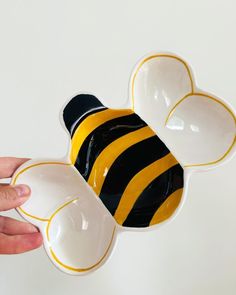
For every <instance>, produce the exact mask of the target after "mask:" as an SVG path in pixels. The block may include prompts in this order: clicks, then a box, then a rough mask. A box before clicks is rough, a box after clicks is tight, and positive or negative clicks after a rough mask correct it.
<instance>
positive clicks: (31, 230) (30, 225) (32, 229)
mask: <svg viewBox="0 0 236 295" xmlns="http://www.w3.org/2000/svg"><path fill="white" fill-rule="evenodd" d="M38 231H39V230H38V229H37V227H35V226H34V225H32V224H29V232H31V233H37V232H38Z"/></svg>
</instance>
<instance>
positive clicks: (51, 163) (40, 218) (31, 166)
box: [11, 162, 72, 221]
mask: <svg viewBox="0 0 236 295" xmlns="http://www.w3.org/2000/svg"><path fill="white" fill-rule="evenodd" d="M47 164H49V165H56V164H58V165H66V166H72V164H70V163H63V162H41V163H37V164H32V165H30V166H27V167H25V168H23V169H22V170H21V171H19V172H18V173H17V174H16V175H15V176H14V177H13V179H12V181H11V185H15V184H16V181H17V179H18V177H19V176H20V175H21V174H22V173H24V172H25V171H27V170H29V169H30V168H33V167H37V166H41V165H47ZM17 210H19V211H20V212H21V213H23V214H25V215H27V216H28V217H30V218H33V219H36V220H39V221H49V219H48V218H42V217H39V216H35V215H32V214H30V213H28V212H26V211H25V210H24V209H22V208H21V207H18V208H17Z"/></svg>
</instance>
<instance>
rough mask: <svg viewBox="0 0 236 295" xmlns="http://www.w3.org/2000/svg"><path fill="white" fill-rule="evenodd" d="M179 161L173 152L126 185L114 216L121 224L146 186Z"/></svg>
mask: <svg viewBox="0 0 236 295" xmlns="http://www.w3.org/2000/svg"><path fill="white" fill-rule="evenodd" d="M177 163H178V162H177V160H176V159H175V158H174V157H173V155H172V154H171V153H169V154H167V155H166V156H165V157H163V158H161V159H159V160H157V161H155V162H154V163H152V164H150V165H149V166H147V167H145V168H144V169H143V170H141V171H140V172H139V173H137V174H136V175H135V176H134V177H133V178H132V179H131V181H130V182H129V184H128V186H127V187H126V189H125V191H124V193H123V195H122V197H121V200H120V203H119V205H118V207H117V209H116V212H115V215H114V218H115V219H116V221H117V222H118V223H119V224H123V222H124V221H125V220H126V218H127V216H128V215H129V213H130V211H131V209H132V207H133V206H134V204H135V202H136V201H137V199H138V197H139V196H140V194H141V193H142V192H143V191H144V190H145V188H146V187H147V186H148V185H149V184H150V183H151V182H152V181H153V180H154V179H155V178H157V177H158V176H159V175H161V174H162V173H164V172H166V171H167V170H168V169H170V168H171V167H173V166H174V165H176V164H177Z"/></svg>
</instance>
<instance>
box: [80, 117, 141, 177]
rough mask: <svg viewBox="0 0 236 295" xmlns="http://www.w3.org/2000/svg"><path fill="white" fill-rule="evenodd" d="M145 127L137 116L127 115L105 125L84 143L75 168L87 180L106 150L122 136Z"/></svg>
mask: <svg viewBox="0 0 236 295" xmlns="http://www.w3.org/2000/svg"><path fill="white" fill-rule="evenodd" d="M145 126H146V123H145V122H144V121H143V120H141V119H140V117H139V116H138V115H136V114H131V115H125V116H123V117H119V118H115V119H112V120H109V121H107V122H105V123H103V124H102V125H100V126H99V127H97V128H96V129H95V130H94V131H93V132H91V133H90V134H89V136H88V137H87V138H86V139H85V141H84V142H83V144H82V146H81V148H80V151H79V154H78V157H77V159H76V163H75V167H76V168H77V169H78V170H79V172H80V173H81V175H82V176H83V177H84V178H85V179H86V180H87V179H88V178H89V174H90V172H91V169H92V167H93V164H94V162H95V160H96V158H97V157H98V156H99V154H100V153H101V152H102V151H103V149H104V148H106V147H107V146H108V145H109V144H110V143H112V142H113V141H114V140H116V139H118V138H120V137H121V136H123V135H126V134H128V133H130V132H132V131H135V130H138V129H140V128H142V127H145Z"/></svg>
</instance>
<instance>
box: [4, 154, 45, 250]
mask: <svg viewBox="0 0 236 295" xmlns="http://www.w3.org/2000/svg"><path fill="white" fill-rule="evenodd" d="M26 161H27V159H20V158H13V157H6V158H3V157H0V179H1V178H8V177H11V176H12V174H13V173H14V171H15V170H16V169H17V168H18V167H19V166H20V165H22V164H23V163H24V162H26ZM29 196H30V188H29V187H28V186H26V185H16V186H11V185H8V184H1V185H0V211H6V210H9V209H13V208H16V207H18V206H20V205H22V204H23V203H24V202H25V201H27V200H28V198H29ZM41 244H42V236H41V234H40V233H39V232H38V229H37V228H36V227H35V226H33V225H32V224H30V223H27V222H22V221H18V220H15V219H12V218H10V217H5V216H0V254H17V253H23V252H26V251H30V250H33V249H35V248H38V247H39V246H41Z"/></svg>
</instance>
